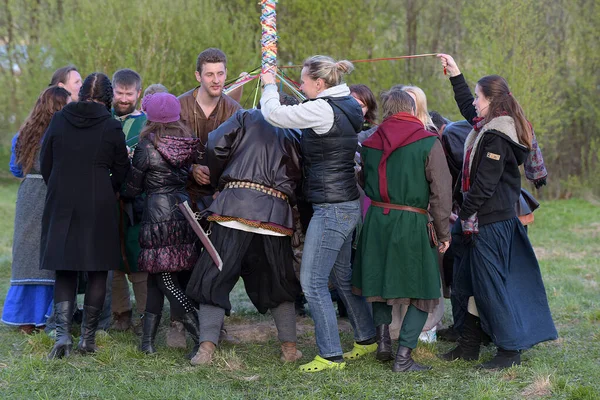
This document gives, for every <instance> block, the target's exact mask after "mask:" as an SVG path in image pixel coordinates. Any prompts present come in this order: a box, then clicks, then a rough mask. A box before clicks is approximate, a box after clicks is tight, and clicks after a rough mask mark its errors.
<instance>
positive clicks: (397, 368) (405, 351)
mask: <svg viewBox="0 0 600 400" xmlns="http://www.w3.org/2000/svg"><path fill="white" fill-rule="evenodd" d="M411 353H412V349H411V348H410V347H405V346H398V352H397V353H396V359H395V360H394V365H393V366H392V371H393V372H411V371H427V370H430V369H431V367H428V366H425V365H421V364H417V363H416V362H415V361H414V360H413V359H412V357H411Z"/></svg>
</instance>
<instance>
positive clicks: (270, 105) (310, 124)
mask: <svg viewBox="0 0 600 400" xmlns="http://www.w3.org/2000/svg"><path fill="white" fill-rule="evenodd" d="M260 110H261V112H262V115H263V117H265V119H266V120H267V122H269V123H270V124H271V125H274V126H277V127H280V128H298V129H306V128H312V130H313V131H315V133H317V134H319V135H321V134H324V133H327V132H329V131H330V130H331V127H332V126H333V109H332V108H331V106H330V105H329V103H327V101H325V100H323V99H316V100H313V101H307V102H306V103H302V104H298V105H295V106H283V105H281V103H279V93H278V92H277V86H276V85H267V86H265V90H264V91H263V94H262V97H261V98H260Z"/></svg>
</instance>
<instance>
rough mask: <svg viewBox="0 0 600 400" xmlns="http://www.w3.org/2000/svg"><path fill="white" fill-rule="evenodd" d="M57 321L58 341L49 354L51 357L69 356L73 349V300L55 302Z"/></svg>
mask: <svg viewBox="0 0 600 400" xmlns="http://www.w3.org/2000/svg"><path fill="white" fill-rule="evenodd" d="M54 318H55V321H56V343H54V347H53V348H52V350H51V351H50V354H48V358H49V359H53V358H63V357H68V356H69V355H70V354H71V351H73V338H72V337H71V324H72V323H73V302H72V301H61V302H60V303H56V304H54Z"/></svg>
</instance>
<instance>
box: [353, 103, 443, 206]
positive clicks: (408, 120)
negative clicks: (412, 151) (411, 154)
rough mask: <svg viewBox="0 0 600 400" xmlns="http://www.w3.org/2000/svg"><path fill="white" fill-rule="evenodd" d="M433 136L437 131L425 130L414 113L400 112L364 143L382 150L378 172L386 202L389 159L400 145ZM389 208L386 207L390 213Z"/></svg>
mask: <svg viewBox="0 0 600 400" xmlns="http://www.w3.org/2000/svg"><path fill="white" fill-rule="evenodd" d="M431 136H437V135H436V134H435V133H432V132H429V131H427V130H425V128H424V127H423V124H422V123H421V121H419V119H418V118H417V117H415V116H414V115H412V114H409V113H405V112H400V113H397V114H394V115H392V116H390V117H388V118H386V119H385V120H384V121H383V122H382V123H381V125H379V126H378V127H377V130H376V131H375V133H373V135H371V137H369V138H368V139H367V140H365V141H364V142H363V143H362V145H363V146H364V147H369V148H371V149H376V150H382V151H383V154H382V155H381V160H380V161H379V167H378V169H377V173H378V175H379V195H380V196H381V200H382V202H384V203H389V202H390V196H389V193H388V184H387V159H388V158H389V157H390V156H391V155H392V153H393V152H394V151H395V150H397V149H399V148H400V147H404V146H408V145H409V144H411V143H414V142H416V141H418V140H421V139H425V138H428V137H431ZM389 212H390V210H389V209H384V212H383V213H384V214H388V213H389Z"/></svg>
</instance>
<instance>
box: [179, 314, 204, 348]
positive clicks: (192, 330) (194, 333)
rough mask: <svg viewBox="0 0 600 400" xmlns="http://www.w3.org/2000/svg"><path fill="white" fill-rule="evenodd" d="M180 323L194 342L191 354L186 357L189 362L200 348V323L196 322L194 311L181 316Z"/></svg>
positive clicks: (196, 317) (196, 315)
mask: <svg viewBox="0 0 600 400" xmlns="http://www.w3.org/2000/svg"><path fill="white" fill-rule="evenodd" d="M181 322H182V323H183V326H184V327H185V329H186V330H187V331H188V333H189V334H190V337H191V338H192V341H193V342H194V348H193V349H192V352H191V353H188V354H187V355H186V357H187V359H188V360H191V359H192V358H193V357H194V356H195V355H196V353H197V352H198V349H199V348H200V322H199V321H198V312H197V311H196V310H194V311H190V312H189V313H187V314H185V315H184V316H183V318H182V319H181Z"/></svg>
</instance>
